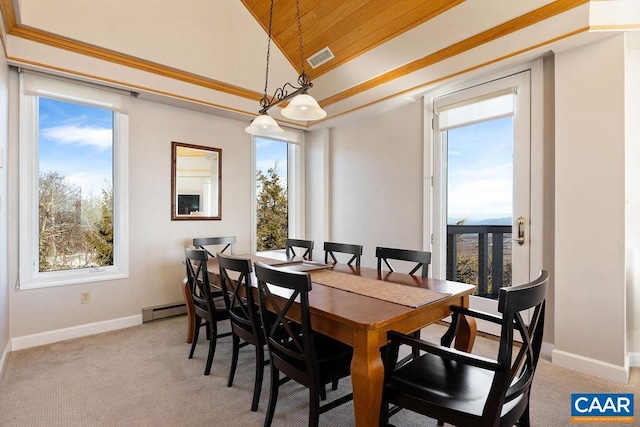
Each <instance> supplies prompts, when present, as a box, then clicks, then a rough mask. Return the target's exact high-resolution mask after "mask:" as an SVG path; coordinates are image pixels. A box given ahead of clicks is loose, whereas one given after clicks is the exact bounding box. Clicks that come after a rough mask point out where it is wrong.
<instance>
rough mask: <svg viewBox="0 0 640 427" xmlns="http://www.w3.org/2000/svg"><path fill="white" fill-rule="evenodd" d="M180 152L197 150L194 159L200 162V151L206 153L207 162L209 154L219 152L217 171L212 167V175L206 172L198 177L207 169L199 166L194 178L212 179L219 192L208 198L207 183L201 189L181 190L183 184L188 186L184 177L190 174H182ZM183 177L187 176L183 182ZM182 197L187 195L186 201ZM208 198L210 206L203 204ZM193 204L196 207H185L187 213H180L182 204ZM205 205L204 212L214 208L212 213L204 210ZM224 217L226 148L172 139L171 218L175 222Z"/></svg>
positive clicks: (217, 155)
mask: <svg viewBox="0 0 640 427" xmlns="http://www.w3.org/2000/svg"><path fill="white" fill-rule="evenodd" d="M193 150H196V152H194V151H193ZM179 151H186V152H190V151H191V152H194V153H195V154H196V155H195V156H194V161H197V157H198V153H197V151H202V152H203V153H202V157H203V159H202V160H203V161H209V160H208V159H206V157H207V156H211V155H212V154H213V153H215V156H216V157H217V159H218V162H217V169H218V170H217V174H216V173H215V169H214V168H209V169H210V170H211V176H208V177H207V176H205V175H204V174H202V175H201V176H198V175H197V174H198V173H202V172H204V171H206V170H207V168H204V167H203V168H196V169H194V175H193V177H192V178H194V179H198V178H199V179H200V180H202V179H207V178H209V179H210V180H211V182H210V185H209V188H210V190H212V189H214V188H215V189H217V195H216V194H212V195H210V196H209V197H208V198H207V197H206V196H207V195H206V194H204V191H205V188H203V187H204V183H203V185H202V187H201V188H200V189H198V190H191V191H187V192H186V193H180V191H183V190H181V188H180V187H183V188H184V187H185V186H186V183H185V182H184V179H188V178H189V177H188V176H186V177H185V176H179V174H180V173H181V168H180V167H178V162H179V156H178V152H179ZM183 172H184V171H183ZM180 178H182V179H183V183H182V184H181V183H180V181H179V179H180ZM214 179H216V180H217V185H216V183H214V182H213V180H214ZM180 197H182V198H183V200H182V201H179V198H180ZM207 199H208V202H209V207H208V208H207V207H206V206H203V205H204V204H205V203H206V200H207ZM189 203H191V204H192V206H193V205H195V207H189V206H184V207H183V209H185V213H182V214H181V213H179V212H178V209H180V208H181V207H182V205H185V204H189ZM216 205H217V209H215V206H216ZM202 207H204V208H205V209H204V212H207V211H209V210H211V211H212V212H209V214H206V213H201V211H202ZM221 219H222V150H221V149H220V148H213V147H206V146H201V145H193V144H185V143H183V142H176V141H172V142H171V220H172V221H197V220H201V221H202V220H221Z"/></svg>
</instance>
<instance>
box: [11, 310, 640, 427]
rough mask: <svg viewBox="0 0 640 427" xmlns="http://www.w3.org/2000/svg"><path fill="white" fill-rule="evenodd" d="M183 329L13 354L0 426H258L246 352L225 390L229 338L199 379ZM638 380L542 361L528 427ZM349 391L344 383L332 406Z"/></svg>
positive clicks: (296, 391) (282, 408)
mask: <svg viewBox="0 0 640 427" xmlns="http://www.w3.org/2000/svg"><path fill="white" fill-rule="evenodd" d="M185 322H186V318H185V317H176V318H171V319H167V320H160V321H155V322H151V323H147V324H144V325H142V326H137V327H133V328H128V329H124V330H121V331H116V332H109V333H105V334H100V335H95V336H91V337H85V338H79V339H74V340H69V341H65V342H62V343H57V344H51V345H47V346H42V347H37V348H32V349H27V350H21V351H16V352H12V353H10V354H9V357H8V358H7V362H6V365H5V370H4V373H3V376H2V379H1V380H0V426H243V427H244V426H262V424H263V422H264V414H265V410H266V405H267V401H268V383H269V374H268V369H267V371H266V374H265V382H264V385H263V389H262V396H261V400H260V407H259V408H258V412H251V411H250V410H249V407H250V403H251V393H252V388H253V372H254V355H253V352H252V351H251V350H250V349H249V348H245V349H243V350H241V355H240V360H239V364H238V372H237V374H236V380H235V382H234V385H233V387H231V388H227V387H226V382H227V375H228V369H229V364H230V347H231V346H230V338H223V339H221V340H220V341H219V343H218V348H217V351H216V356H215V359H214V363H213V367H212V370H211V375H209V376H208V377H207V376H204V375H203V370H204V365H205V359H206V353H207V344H206V342H204V341H202V340H201V343H200V344H199V345H198V347H197V349H196V354H195V356H194V358H193V359H192V360H189V359H187V356H188V353H189V345H188V344H186V343H185V333H186V327H185ZM223 329H224V327H223ZM442 330H443V329H442V327H440V326H437V325H434V326H431V327H429V328H427V329H426V330H425V331H423V337H426V338H433V339H435V337H436V336H439V334H441V332H442ZM495 348H496V345H495V342H494V341H492V340H489V339H486V338H482V337H479V338H478V340H477V345H476V348H475V351H474V352H478V353H480V354H485V355H487V354H491V353H492V352H494V351H495ZM638 377H639V375H638V372H635V370H634V372H633V375H632V380H631V382H630V384H629V385H620V384H615V383H611V382H608V381H604V380H601V379H597V378H593V377H590V376H586V375H581V374H578V373H576V372H573V371H570V370H566V369H562V368H559V367H557V366H554V365H552V364H551V363H549V362H548V361H544V360H542V361H540V364H539V372H538V374H537V376H536V379H535V382H534V385H533V387H534V388H533V393H532V408H531V418H532V425H533V426H534V427H551V426H554V427H555V426H569V425H572V424H571V422H570V399H571V393H572V392H590V393H599V392H602V393H605V392H627V393H633V392H637V391H638ZM350 389H351V384H350V382H349V381H348V380H346V381H345V380H343V381H341V382H340V387H339V389H338V390H337V391H329V393H328V395H329V398H330V399H331V398H332V397H334V396H340V395H342V393H346V392H349V391H350ZM638 394H639V393H636V408H639V407H640V406H638V397H639V396H638ZM307 399H308V394H307V391H306V389H305V388H303V387H301V386H299V385H297V384H295V383H291V382H290V383H288V384H285V385H284V386H283V387H281V391H280V395H279V398H278V405H277V407H276V415H275V418H274V423H273V426H274V427H281V426H283V427H289V426H291V427H293V426H306V425H307V414H308V412H307ZM637 420H638V421H639V422H638V423H636V425H638V424H640V417H637ZM392 421H393V423H394V424H395V425H397V426H398V427H400V426H428V427H432V426H435V422H434V421H433V420H431V419H428V418H425V417H422V416H418V415H415V414H412V413H410V412H408V411H401V412H400V413H399V414H397V415H396V416H394V417H393V418H392ZM320 424H321V425H322V426H337V427H339V426H352V425H353V424H354V420H353V406H352V405H351V403H349V404H346V405H343V406H341V407H339V408H337V409H334V410H332V411H329V412H327V413H325V414H322V415H321V416H320ZM591 425H592V424H591ZM606 425H607V426H612V424H606ZM627 425H628V424H627Z"/></svg>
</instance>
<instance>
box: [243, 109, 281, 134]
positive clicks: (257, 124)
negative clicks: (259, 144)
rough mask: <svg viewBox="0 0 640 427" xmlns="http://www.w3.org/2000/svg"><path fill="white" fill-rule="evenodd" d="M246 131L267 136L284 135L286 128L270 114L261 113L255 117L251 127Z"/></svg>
mask: <svg viewBox="0 0 640 427" xmlns="http://www.w3.org/2000/svg"><path fill="white" fill-rule="evenodd" d="M245 131H246V132H247V133H250V134H251V135H256V136H265V137H269V136H281V135H284V130H282V128H281V127H280V126H278V123H276V121H275V120H274V119H273V117H271V116H270V115H268V114H260V115H259V116H258V117H256V118H255V119H253V121H252V122H251V124H250V125H249V127H247V128H245Z"/></svg>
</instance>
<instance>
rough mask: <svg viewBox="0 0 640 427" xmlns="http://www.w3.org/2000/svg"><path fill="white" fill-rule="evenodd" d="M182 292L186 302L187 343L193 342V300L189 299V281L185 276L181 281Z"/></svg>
mask: <svg viewBox="0 0 640 427" xmlns="http://www.w3.org/2000/svg"><path fill="white" fill-rule="evenodd" d="M182 293H183V294H184V300H185V301H186V303H187V304H186V305H187V343H189V344H191V343H192V342H193V333H194V330H193V326H194V318H193V300H192V299H191V290H189V282H188V280H187V278H186V277H185V278H184V280H183V281H182Z"/></svg>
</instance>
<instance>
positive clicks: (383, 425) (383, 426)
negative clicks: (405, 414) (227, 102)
mask: <svg viewBox="0 0 640 427" xmlns="http://www.w3.org/2000/svg"><path fill="white" fill-rule="evenodd" d="M388 423H389V404H388V403H387V402H385V401H384V397H383V398H382V404H381V405H380V420H379V426H380V427H387V426H388V425H389V424H388Z"/></svg>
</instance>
